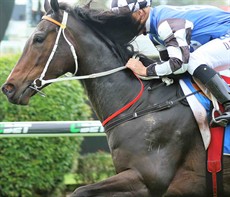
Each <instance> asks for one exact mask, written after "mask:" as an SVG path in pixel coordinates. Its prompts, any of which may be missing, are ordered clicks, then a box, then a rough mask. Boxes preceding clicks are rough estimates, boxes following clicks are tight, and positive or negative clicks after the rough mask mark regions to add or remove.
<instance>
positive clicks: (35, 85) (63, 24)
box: [32, 11, 78, 90]
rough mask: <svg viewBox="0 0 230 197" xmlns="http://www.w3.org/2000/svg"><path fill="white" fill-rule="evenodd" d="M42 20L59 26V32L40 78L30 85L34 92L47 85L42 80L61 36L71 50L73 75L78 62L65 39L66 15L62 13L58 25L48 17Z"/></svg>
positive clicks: (69, 43)
mask: <svg viewBox="0 0 230 197" xmlns="http://www.w3.org/2000/svg"><path fill="white" fill-rule="evenodd" d="M42 19H43V20H48V21H50V22H52V23H54V24H56V25H58V26H60V28H59V31H58V34H57V37H56V40H55V43H54V46H53V49H52V51H51V53H50V56H49V58H48V60H47V62H46V65H45V67H44V69H43V71H42V73H41V75H40V77H39V78H36V79H35V80H34V81H33V83H32V85H33V87H32V89H35V90H38V88H42V87H43V86H44V85H45V84H47V83H49V82H47V81H48V80H45V79H44V77H45V74H46V72H47V70H48V67H49V65H50V62H51V61H52V59H53V57H54V54H55V53H56V50H57V47H58V43H59V39H60V36H61V34H62V35H63V37H64V39H65V41H66V42H67V43H68V45H69V47H70V50H71V53H72V55H73V58H74V62H75V72H74V73H73V75H75V74H76V73H77V70H78V61H77V55H76V51H75V48H74V46H73V45H72V43H71V42H70V41H69V40H68V39H67V37H66V35H65V29H66V24H67V20H68V13H67V12H65V11H64V13H63V19H62V22H61V23H59V22H58V21H56V20H54V19H53V18H51V17H49V16H43V17H42Z"/></svg>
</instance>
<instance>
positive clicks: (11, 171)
mask: <svg viewBox="0 0 230 197" xmlns="http://www.w3.org/2000/svg"><path fill="white" fill-rule="evenodd" d="M18 58H19V55H11V56H5V57H1V58H0V85H2V84H3V82H4V81H5V80H6V78H7V76H8V74H9V73H10V71H11V69H12V68H13V66H14V65H15V63H16V62H17V59H18ZM44 92H45V93H46V94H47V97H46V98H43V97H40V96H39V95H36V96H34V97H33V98H32V99H31V102H30V104H29V106H16V105H13V104H10V103H9V102H8V101H7V99H6V97H5V96H4V95H3V94H2V93H0V100H1V104H0V121H1V122H2V121H43V120H44V121H59V120H60V121H61V120H88V119H89V118H90V116H91V110H90V107H89V106H88V105H87V104H86V101H87V99H86V96H85V94H84V91H83V89H82V87H81V85H80V83H79V82H77V81H72V82H66V83H65V82H63V83H58V84H54V85H50V86H49V87H47V88H45V89H44ZM81 142H82V138H81V137H55V138H5V139H3V138H0V196H1V197H19V196H20V197H36V196H42V197H46V196H47V197H52V196H56V197H57V196H59V195H60V194H58V190H59V189H60V190H61V189H62V188H63V180H64V175H65V174H66V173H69V172H71V170H72V169H73V165H76V163H77V162H76V160H77V159H78V156H79V151H80V145H81Z"/></svg>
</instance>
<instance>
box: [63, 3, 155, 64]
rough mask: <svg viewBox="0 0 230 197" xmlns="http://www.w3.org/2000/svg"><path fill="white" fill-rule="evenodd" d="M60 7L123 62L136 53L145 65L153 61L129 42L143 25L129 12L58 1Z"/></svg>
mask: <svg viewBox="0 0 230 197" xmlns="http://www.w3.org/2000/svg"><path fill="white" fill-rule="evenodd" d="M60 8H61V9H63V10H66V11H67V12H68V13H69V14H70V15H71V16H73V17H74V18H75V19H78V20H80V21H82V22H83V23H84V24H85V25H87V26H88V27H89V28H90V29H91V30H92V31H93V32H94V33H95V35H97V37H98V38H100V39H101V40H102V41H104V42H105V44H107V46H108V47H109V48H110V49H111V50H113V52H114V54H116V55H117V56H118V58H121V59H122V61H123V62H126V61H127V60H128V59H129V58H130V57H132V56H133V55H134V54H138V56H140V57H141V59H142V62H143V63H144V64H145V65H149V64H150V63H152V62H153V61H152V60H150V59H149V58H147V57H146V56H144V55H143V54H139V52H138V51H134V48H133V47H132V45H131V44H130V42H131V41H133V40H134V39H135V38H136V37H137V36H138V35H139V32H140V30H141V29H142V27H143V26H142V25H141V24H140V23H139V22H137V21H136V20H134V19H133V17H132V15H131V13H125V14H116V13H113V12H111V11H101V10H96V9H90V8H89V7H88V8H87V7H84V8H81V7H71V6H70V5H68V4H66V3H60Z"/></svg>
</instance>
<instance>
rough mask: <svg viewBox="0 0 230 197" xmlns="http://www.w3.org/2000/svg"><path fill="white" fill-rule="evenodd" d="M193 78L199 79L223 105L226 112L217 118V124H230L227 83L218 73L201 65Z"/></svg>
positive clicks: (229, 91) (229, 94)
mask: <svg viewBox="0 0 230 197" xmlns="http://www.w3.org/2000/svg"><path fill="white" fill-rule="evenodd" d="M193 76H194V77H196V78H197V79H199V80H200V81H201V82H202V83H203V84H204V85H205V87H206V88H207V89H208V90H209V91H210V92H211V93H212V94H213V96H214V97H215V98H216V99H217V100H218V101H219V102H220V103H221V104H223V107H224V109H225V112H224V113H223V114H222V115H220V116H218V117H216V118H215V119H216V122H220V125H221V126H226V124H229V123H230V89H229V87H228V85H227V83H226V82H225V81H224V80H223V79H222V78H221V77H220V75H219V74H218V73H216V71H214V70H213V69H211V68H210V67H208V66H207V65H200V66H199V67H198V68H197V69H196V70H195V72H194V73H193Z"/></svg>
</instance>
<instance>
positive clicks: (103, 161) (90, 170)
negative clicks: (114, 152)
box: [76, 152, 115, 184]
mask: <svg viewBox="0 0 230 197" xmlns="http://www.w3.org/2000/svg"><path fill="white" fill-rule="evenodd" d="M76 173H77V175H76V181H77V183H79V184H90V183H95V182H98V181H102V180H104V179H106V178H108V177H110V176H113V175H115V170H114V165H113V161H112V158H111V155H110V154H108V153H104V152H98V153H94V154H87V155H83V156H80V157H79V160H78V168H77V171H76Z"/></svg>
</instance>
